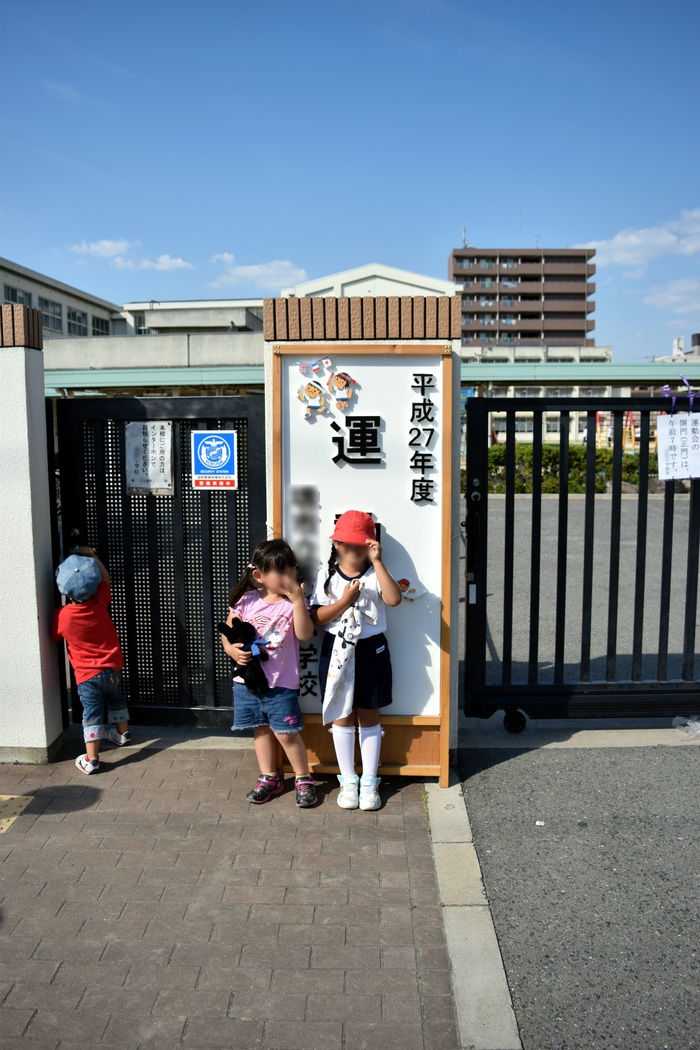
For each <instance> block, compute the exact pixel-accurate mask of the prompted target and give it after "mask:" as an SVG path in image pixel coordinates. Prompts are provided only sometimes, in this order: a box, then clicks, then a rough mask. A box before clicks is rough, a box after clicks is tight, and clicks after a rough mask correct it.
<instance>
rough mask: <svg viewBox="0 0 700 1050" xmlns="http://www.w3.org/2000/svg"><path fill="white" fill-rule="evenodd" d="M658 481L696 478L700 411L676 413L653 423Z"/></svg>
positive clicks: (699, 469)
mask: <svg viewBox="0 0 700 1050" xmlns="http://www.w3.org/2000/svg"><path fill="white" fill-rule="evenodd" d="M656 439H657V452H658V457H659V478H660V479H661V481H672V480H674V479H675V478H700V412H676V413H675V414H674V415H672V416H659V417H658V419H657V421H656Z"/></svg>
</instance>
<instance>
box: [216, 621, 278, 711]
mask: <svg viewBox="0 0 700 1050" xmlns="http://www.w3.org/2000/svg"><path fill="white" fill-rule="evenodd" d="M216 629H217V631H219V632H220V633H221V634H223V636H224V638H225V639H226V641H227V642H229V644H230V645H242V646H243V647H244V648H245V649H246V651H247V652H252V654H253V659H252V660H251V661H250V662H249V663H247V664H246V665H245V666H241V665H240V664H237V663H236V661H235V660H234V661H233V675H234V678H242V679H243V682H244V684H245V687H246V689H247V690H248V692H250V693H253V694H254V695H255V696H261V695H262V694H263V693H264V692H265V691H266V690H267V678H266V677H265V672H264V671H263V668H262V664H261V663H260V661H261V660H268V659H269V657H268V655H267V653H266V652H265V650H264V649H263V648H262V647H261V646H260V645H258V644H257V643H256V641H255V639H256V638H257V632H256V630H255V628H254V627H253V625H252V623H247V622H246V621H245V620H238V619H235V618H234V621H233V623H232V624H231V625H230V626H229V624H227V623H218V624H217V625H216Z"/></svg>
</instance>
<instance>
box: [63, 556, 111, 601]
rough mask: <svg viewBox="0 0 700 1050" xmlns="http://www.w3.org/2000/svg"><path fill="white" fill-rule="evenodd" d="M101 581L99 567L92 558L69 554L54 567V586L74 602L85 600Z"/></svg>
mask: <svg viewBox="0 0 700 1050" xmlns="http://www.w3.org/2000/svg"><path fill="white" fill-rule="evenodd" d="M101 582H102V573H101V572H100V567H99V565H98V564H97V562H96V561H95V559H94V558H84V557H82V556H81V555H79V554H71V556H70V558H66V560H65V561H62V562H61V564H60V565H59V566H58V568H57V569H56V586H57V587H58V589H59V591H60V592H61V594H65V595H66V597H67V598H72V599H73V601H74V602H86V601H87V600H88V598H92V596H93V594H94V593H95V591H96V590H97V588H98V587H99V586H100V583H101Z"/></svg>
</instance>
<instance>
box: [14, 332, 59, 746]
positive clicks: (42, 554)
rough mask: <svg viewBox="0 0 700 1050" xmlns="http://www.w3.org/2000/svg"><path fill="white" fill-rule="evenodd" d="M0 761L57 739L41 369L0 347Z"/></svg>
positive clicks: (38, 356)
mask: <svg viewBox="0 0 700 1050" xmlns="http://www.w3.org/2000/svg"><path fill="white" fill-rule="evenodd" d="M0 367H2V382H3V410H2V413H1V414H0V445H1V447H2V452H3V478H2V487H1V488H0V550H1V551H2V557H1V558H0V759H2V760H4V761H8V760H9V761H12V760H19V761H25V762H27V761H29V762H32V761H33V762H42V761H44V762H45V761H47V760H48V759H49V758H50V757H52V754H53V751H54V749H55V745H56V744H57V742H60V738H61V734H62V728H63V727H62V720H61V703H60V692H59V683H58V668H57V663H56V650H55V646H53V645H52V644H51V641H50V637H49V630H50V624H51V615H52V613H53V607H54V595H53V572H54V567H53V564H52V556H51V529H50V517H49V489H48V466H47V456H46V423H45V416H44V364H43V355H42V353H41V351H39V350H25V349H24V348H23V347H11V348H8V349H4V350H0Z"/></svg>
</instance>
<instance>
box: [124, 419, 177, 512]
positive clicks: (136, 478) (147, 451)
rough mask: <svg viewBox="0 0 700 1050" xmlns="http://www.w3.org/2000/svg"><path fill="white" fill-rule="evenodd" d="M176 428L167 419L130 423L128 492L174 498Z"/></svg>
mask: <svg viewBox="0 0 700 1050" xmlns="http://www.w3.org/2000/svg"><path fill="white" fill-rule="evenodd" d="M172 427H173V425H172V423H170V422H168V421H167V420H151V421H150V422H148V423H127V424H126V426H125V427H124V447H125V454H126V491H127V492H133V493H141V494H150V495H153V496H172V495H173V493H174V490H173V442H172Z"/></svg>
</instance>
